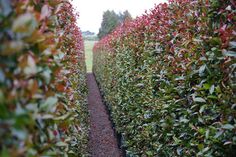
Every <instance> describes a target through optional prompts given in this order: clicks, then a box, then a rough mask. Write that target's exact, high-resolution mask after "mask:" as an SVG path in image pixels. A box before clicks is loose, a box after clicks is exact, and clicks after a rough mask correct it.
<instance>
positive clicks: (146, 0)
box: [72, 0, 167, 33]
mask: <svg viewBox="0 0 236 157" xmlns="http://www.w3.org/2000/svg"><path fill="white" fill-rule="evenodd" d="M166 1H167V0H73V1H72V4H73V5H74V7H75V8H76V10H77V11H78V12H79V14H80V17H79V20H78V24H79V27H80V28H81V29H82V31H86V30H89V31H92V32H95V33H98V30H99V28H100V26H101V21H102V15H103V12H104V11H106V10H114V11H115V12H116V13H118V12H123V11H125V10H128V11H129V12H130V13H131V15H132V17H134V18H135V17H136V16H140V15H142V14H143V13H144V11H145V10H149V9H151V8H153V7H154V4H159V3H162V2H166Z"/></svg>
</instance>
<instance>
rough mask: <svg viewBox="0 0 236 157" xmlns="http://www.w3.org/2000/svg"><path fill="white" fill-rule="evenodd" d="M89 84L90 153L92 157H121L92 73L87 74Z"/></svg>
mask: <svg viewBox="0 0 236 157" xmlns="http://www.w3.org/2000/svg"><path fill="white" fill-rule="evenodd" d="M87 84H88V89H89V95H88V109H89V114H90V128H91V130H90V133H89V145H88V147H89V153H90V155H91V157H121V156H122V155H121V151H120V149H119V148H118V142H117V139H116V137H115V135H114V131H113V129H112V124H111V122H110V120H109V116H108V113H107V111H106V108H105V105H104V104H103V102H102V98H101V95H100V91H99V89H98V86H97V83H96V81H95V78H94V75H93V74H92V73H88V74H87Z"/></svg>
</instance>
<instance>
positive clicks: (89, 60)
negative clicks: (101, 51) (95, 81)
mask: <svg viewBox="0 0 236 157" xmlns="http://www.w3.org/2000/svg"><path fill="white" fill-rule="evenodd" d="M95 42H96V41H87V40H86V41H84V48H85V58H86V67H87V72H92V66H93V45H94V43H95Z"/></svg>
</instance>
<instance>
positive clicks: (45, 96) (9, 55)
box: [0, 0, 88, 157]
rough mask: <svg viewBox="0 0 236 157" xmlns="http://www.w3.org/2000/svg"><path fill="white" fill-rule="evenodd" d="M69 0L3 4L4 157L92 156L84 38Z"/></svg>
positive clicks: (0, 148) (6, 0) (0, 85)
mask: <svg viewBox="0 0 236 157" xmlns="http://www.w3.org/2000/svg"><path fill="white" fill-rule="evenodd" d="M76 18H77V15H76V14H74V10H73V7H72V5H71V4H70V2H69V1H67V0H55V1H54V0H53V1H36V0H28V1H25V0H19V1H14V0H0V42H1V45H0V139H1V140H0V156H1V157H8V156H9V157H19V156H34V157H35V156H83V155H86V153H87V150H86V149H87V148H86V146H87V141H88V140H87V138H88V125H87V116H88V114H87V109H86V106H87V105H86V104H87V101H86V98H87V88H86V82H85V79H86V78H85V73H86V72H85V70H86V69H85V61H84V47H83V40H82V35H81V32H80V30H79V28H78V27H77V26H76Z"/></svg>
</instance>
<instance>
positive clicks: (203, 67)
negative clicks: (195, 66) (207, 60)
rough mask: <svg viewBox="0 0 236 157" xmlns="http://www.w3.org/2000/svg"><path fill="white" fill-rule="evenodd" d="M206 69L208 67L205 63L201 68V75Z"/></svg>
mask: <svg viewBox="0 0 236 157" xmlns="http://www.w3.org/2000/svg"><path fill="white" fill-rule="evenodd" d="M205 69H206V64H204V65H202V66H201V67H200V68H199V70H198V71H199V75H200V76H202V75H203V73H204V71H205Z"/></svg>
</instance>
